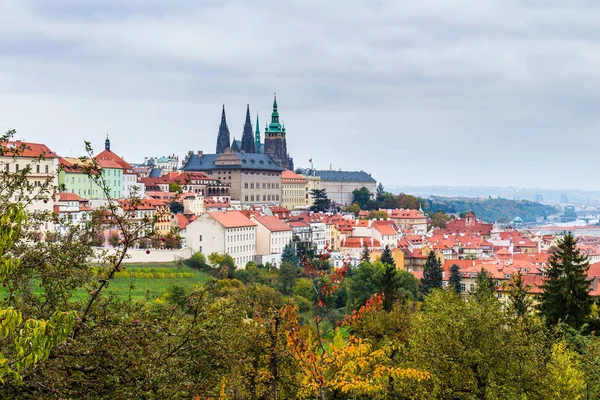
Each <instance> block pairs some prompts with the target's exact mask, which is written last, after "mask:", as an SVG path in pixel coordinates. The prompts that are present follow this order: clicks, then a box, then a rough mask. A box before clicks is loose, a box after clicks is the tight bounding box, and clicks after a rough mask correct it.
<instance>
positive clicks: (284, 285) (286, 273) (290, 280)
mask: <svg viewBox="0 0 600 400" xmlns="http://www.w3.org/2000/svg"><path fill="white" fill-rule="evenodd" d="M297 276H298V268H296V266H295V265H294V264H292V263H291V262H289V261H283V262H282V263H281V265H280V266H279V273H278V274H277V287H278V288H279V290H280V291H281V293H283V294H291V293H292V289H293V288H294V286H295V284H296V278H297Z"/></svg>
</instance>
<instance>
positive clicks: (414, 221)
mask: <svg viewBox="0 0 600 400" xmlns="http://www.w3.org/2000/svg"><path fill="white" fill-rule="evenodd" d="M387 214H388V215H389V216H390V219H391V220H392V221H394V222H395V223H396V226H398V228H399V229H400V230H402V231H404V230H409V231H411V232H412V233H414V234H418V235H422V234H425V233H426V232H427V216H426V215H425V213H424V212H423V211H421V210H398V209H396V210H387Z"/></svg>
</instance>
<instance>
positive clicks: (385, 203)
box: [377, 192, 398, 209]
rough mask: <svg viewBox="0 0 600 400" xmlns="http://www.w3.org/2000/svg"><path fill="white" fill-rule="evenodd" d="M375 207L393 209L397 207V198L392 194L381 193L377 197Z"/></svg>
mask: <svg viewBox="0 0 600 400" xmlns="http://www.w3.org/2000/svg"><path fill="white" fill-rule="evenodd" d="M377 207H378V208H384V209H393V208H397V207H398V196H396V195H394V194H392V193H387V192H386V193H383V194H382V195H381V196H377Z"/></svg>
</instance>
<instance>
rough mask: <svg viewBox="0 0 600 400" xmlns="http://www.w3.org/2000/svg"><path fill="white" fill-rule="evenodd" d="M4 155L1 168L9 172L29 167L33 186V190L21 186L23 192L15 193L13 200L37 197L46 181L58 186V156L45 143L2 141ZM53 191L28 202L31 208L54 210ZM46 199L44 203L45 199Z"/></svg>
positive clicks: (28, 178)
mask: <svg viewBox="0 0 600 400" xmlns="http://www.w3.org/2000/svg"><path fill="white" fill-rule="evenodd" d="M2 148H3V149H4V152H5V153H4V155H2V156H0V164H2V166H0V168H2V170H3V171H5V172H8V173H11V174H13V173H18V172H21V171H23V170H24V169H25V168H27V167H29V168H30V170H29V173H28V174H27V182H28V183H29V185H30V186H31V187H32V188H33V189H32V190H31V192H28V191H27V188H23V187H21V188H20V189H23V190H24V192H23V193H16V192H15V193H14V196H13V198H12V200H14V201H19V200H21V199H22V197H23V196H26V197H32V198H35V197H36V196H37V195H38V194H39V193H40V189H42V188H43V186H44V185H45V183H46V182H48V185H50V186H57V185H58V179H57V171H58V156H57V155H56V153H54V152H53V151H52V150H50V149H49V148H48V147H47V146H46V145H45V144H40V143H31V142H22V141H20V140H16V141H8V142H4V143H2ZM51 195H52V193H48V194H43V195H42V197H43V198H40V199H37V200H34V201H33V202H32V203H31V204H28V206H27V208H28V209H30V210H40V211H52V201H49V200H51ZM44 199H45V200H46V202H45V203H44V201H43V200H44ZM22 200H24V199H22Z"/></svg>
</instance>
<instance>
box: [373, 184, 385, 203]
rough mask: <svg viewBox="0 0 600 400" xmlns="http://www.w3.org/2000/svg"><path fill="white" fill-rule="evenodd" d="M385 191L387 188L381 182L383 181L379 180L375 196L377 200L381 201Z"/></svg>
mask: <svg viewBox="0 0 600 400" xmlns="http://www.w3.org/2000/svg"><path fill="white" fill-rule="evenodd" d="M384 193H385V189H384V188H383V185H382V184H381V182H379V185H377V189H376V190H375V196H376V199H377V201H381V198H382V197H383V194H384Z"/></svg>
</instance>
